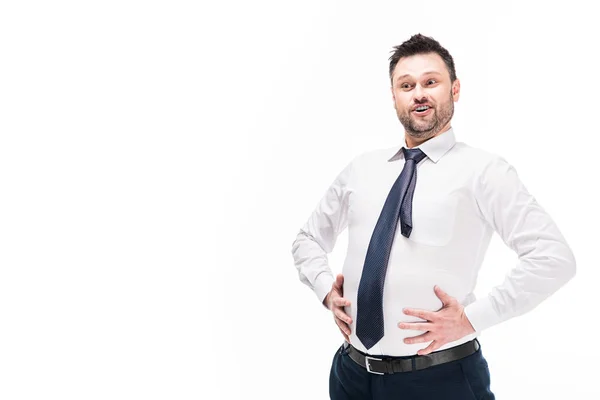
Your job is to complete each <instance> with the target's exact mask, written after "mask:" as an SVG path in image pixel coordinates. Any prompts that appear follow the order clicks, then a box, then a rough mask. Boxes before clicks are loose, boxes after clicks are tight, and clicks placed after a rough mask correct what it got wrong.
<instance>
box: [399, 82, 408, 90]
mask: <svg viewBox="0 0 600 400" xmlns="http://www.w3.org/2000/svg"><path fill="white" fill-rule="evenodd" d="M400 88H401V89H408V88H410V85H409V84H408V83H406V82H404V83H402V84H401V85H400Z"/></svg>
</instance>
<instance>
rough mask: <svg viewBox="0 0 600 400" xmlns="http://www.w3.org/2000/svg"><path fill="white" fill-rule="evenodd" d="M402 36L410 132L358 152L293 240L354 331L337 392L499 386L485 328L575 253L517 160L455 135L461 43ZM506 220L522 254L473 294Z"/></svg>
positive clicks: (397, 54) (397, 55) (419, 393)
mask: <svg viewBox="0 0 600 400" xmlns="http://www.w3.org/2000/svg"><path fill="white" fill-rule="evenodd" d="M394 50H395V51H394V53H393V55H392V56H391V57H390V68H389V74H390V81H391V90H392V97H393V100H394V108H395V109H396V113H397V115H398V119H399V120H400V122H401V124H402V125H403V127H404V131H405V132H404V143H403V145H402V146H396V147H393V148H387V149H378V150H373V151H367V152H364V153H362V154H360V155H358V156H356V157H355V158H354V159H353V160H352V161H351V162H350V163H349V164H348V165H347V166H346V167H345V168H344V169H343V170H342V171H341V173H340V174H339V175H338V176H337V178H336V179H335V181H334V182H333V184H332V185H331V187H330V188H329V189H328V191H327V192H326V194H325V196H324V197H323V198H322V199H321V201H320V203H319V204H318V206H317V207H316V209H315V210H314V212H313V213H312V214H311V215H310V218H309V219H308V221H307V222H306V224H305V225H304V226H303V227H302V229H301V230H300V232H299V233H298V235H297V237H296V239H295V241H294V243H293V245H292V254H293V257H294V261H295V265H296V267H297V269H298V272H299V276H300V279H301V281H302V282H304V283H305V284H307V285H308V286H309V287H310V288H312V289H313V290H314V291H315V293H316V295H317V296H318V298H319V300H320V301H322V302H323V304H324V305H325V306H326V307H327V308H328V309H329V310H331V311H332V313H333V316H334V320H335V323H336V324H337V326H338V327H339V329H340V331H341V333H342V335H343V337H344V339H345V341H344V344H343V345H342V346H341V347H340V348H339V349H338V351H336V353H335V356H334V358H333V363H332V366H331V373H330V390H329V391H330V396H331V398H332V399H334V400H341V399H391V398H398V399H404V400H417V399H423V400H426V399H436V400H444V399H448V400H449V399H457V400H458V399H460V400H465V399H475V398H477V399H494V395H493V393H492V391H491V390H490V377H489V370H488V366H487V362H486V360H485V358H484V357H483V355H482V352H481V348H480V344H479V341H478V340H477V337H478V336H479V333H480V332H481V331H482V330H484V329H487V328H489V327H491V326H493V325H496V324H498V323H500V322H503V321H505V320H507V319H509V318H512V317H515V316H517V315H521V314H523V313H525V312H527V311H529V310H531V309H532V308H534V307H535V306H537V305H538V304H539V303H541V302H542V301H543V300H544V299H546V298H547V297H548V296H550V295H551V294H552V293H554V292H555V291H556V290H558V289H559V288H560V287H561V286H562V285H564V284H565V283H566V282H567V281H568V280H569V279H571V278H572V277H573V276H574V274H575V258H574V256H573V253H572V251H571V249H570V248H569V246H568V245H567V243H566V241H565V239H564V237H563V236H562V234H561V232H560V231H559V229H558V227H557V226H556V224H555V223H554V221H553V220H552V219H551V218H550V216H549V215H548V214H547V213H546V212H545V210H544V209H543V208H542V207H541V206H540V205H539V204H538V203H537V201H536V200H535V198H534V197H533V196H532V195H531V194H530V193H529V192H528V191H527V189H526V188H525V186H524V185H523V184H522V182H521V181H520V179H519V177H518V175H517V172H516V171H515V169H514V167H512V166H511V165H510V164H509V163H508V162H507V161H506V160H505V159H504V158H502V157H501V156H499V155H496V154H494V153H491V152H488V151H485V150H482V149H478V148H474V147H471V146H469V145H467V144H465V143H463V142H458V141H456V139H455V135H454V131H453V129H452V126H451V119H452V116H453V113H454V102H456V101H458V98H459V94H460V82H459V80H458V78H457V77H456V72H455V68H454V61H453V59H452V57H451V55H450V54H449V52H448V51H447V50H446V49H445V48H443V47H442V46H441V45H440V44H439V43H438V42H437V41H436V40H434V39H432V38H430V37H426V36H423V35H420V34H418V35H414V36H412V37H411V38H410V39H409V40H408V41H406V42H404V43H402V44H401V45H399V46H396V47H395V48H394ZM417 172H418V173H417ZM346 227H348V251H347V255H346V259H345V262H344V265H343V271H342V272H343V274H340V275H338V276H337V278H335V279H334V278H333V275H332V273H331V269H330V268H329V265H328V262H327V254H328V253H330V252H331V251H332V250H333V247H334V245H335V242H336V238H337V237H338V235H339V234H340V233H341V232H342V231H343V230H344V229H345V228H346ZM494 231H495V232H497V233H498V234H499V235H500V237H501V238H502V240H503V241H504V243H506V245H507V246H509V247H510V248H511V249H512V250H514V251H515V252H516V254H517V255H518V261H517V263H516V266H514V267H513V268H512V269H511V270H510V272H509V273H508V274H507V276H506V279H505V280H504V282H503V283H502V284H500V285H498V286H496V287H495V288H493V290H492V291H491V292H490V293H489V294H488V295H487V296H486V297H484V298H481V299H475V296H474V295H473V290H474V288H475V283H476V279H477V274H478V271H479V268H480V266H481V264H482V262H483V258H484V255H485V252H486V250H487V247H488V245H489V242H490V239H491V237H492V234H493V232H494Z"/></svg>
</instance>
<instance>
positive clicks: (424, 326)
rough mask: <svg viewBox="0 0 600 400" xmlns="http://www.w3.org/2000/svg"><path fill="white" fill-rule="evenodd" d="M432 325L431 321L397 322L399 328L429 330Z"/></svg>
mask: <svg viewBox="0 0 600 400" xmlns="http://www.w3.org/2000/svg"><path fill="white" fill-rule="evenodd" d="M434 326H435V325H434V324H432V323H431V322H415V323H412V322H400V323H399V324H398V328H400V329H413V330H415V331H431V330H432V329H433V328H434Z"/></svg>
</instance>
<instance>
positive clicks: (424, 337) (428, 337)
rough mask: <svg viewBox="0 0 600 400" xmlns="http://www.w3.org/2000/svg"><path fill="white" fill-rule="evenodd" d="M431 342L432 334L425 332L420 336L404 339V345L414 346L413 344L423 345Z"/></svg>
mask: <svg viewBox="0 0 600 400" xmlns="http://www.w3.org/2000/svg"><path fill="white" fill-rule="evenodd" d="M432 340H433V333H432V332H425V333H424V334H422V335H419V336H413V337H407V338H405V339H404V343H406V344H415V343H424V342H431V341H432Z"/></svg>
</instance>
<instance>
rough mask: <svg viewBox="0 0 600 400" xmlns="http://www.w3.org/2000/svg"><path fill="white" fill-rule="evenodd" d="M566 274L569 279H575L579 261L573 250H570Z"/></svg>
mask: <svg viewBox="0 0 600 400" xmlns="http://www.w3.org/2000/svg"><path fill="white" fill-rule="evenodd" d="M565 264H566V268H565V269H566V270H567V272H566V275H567V279H566V280H567V281H570V280H571V279H573V278H574V277H575V274H577V261H576V260H575V254H573V252H572V251H571V250H569V256H568V257H567V259H566V263H565Z"/></svg>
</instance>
